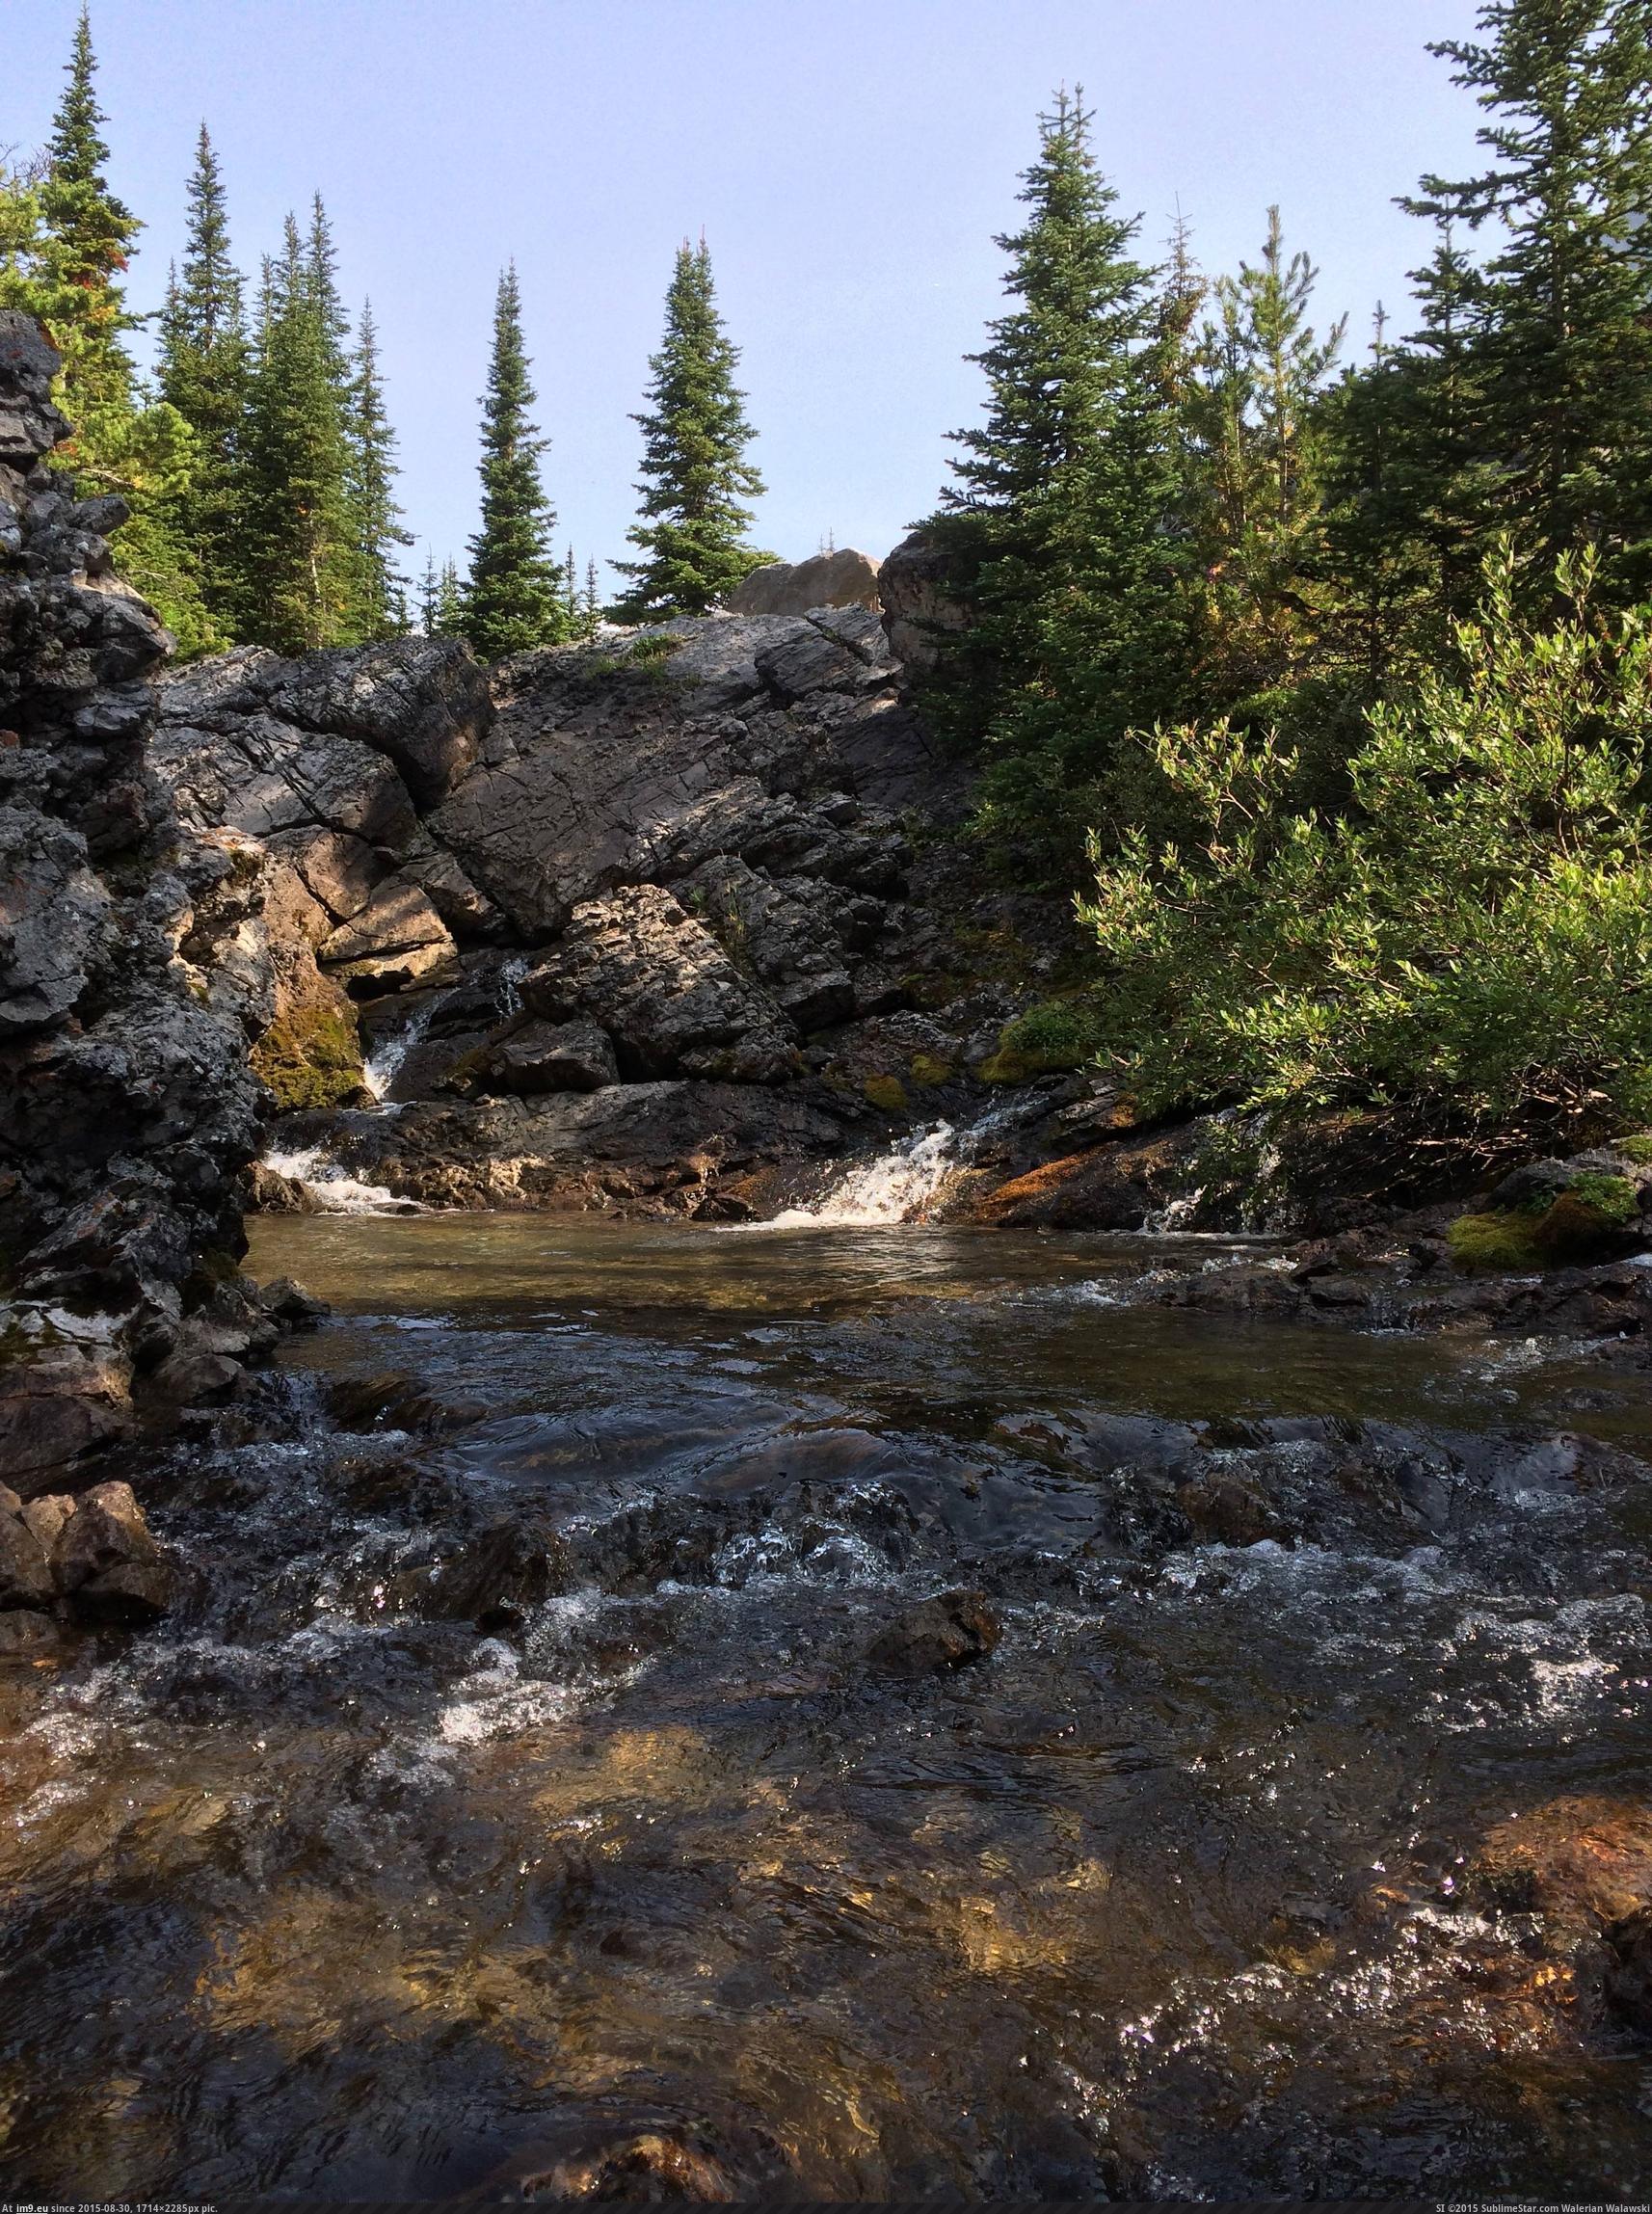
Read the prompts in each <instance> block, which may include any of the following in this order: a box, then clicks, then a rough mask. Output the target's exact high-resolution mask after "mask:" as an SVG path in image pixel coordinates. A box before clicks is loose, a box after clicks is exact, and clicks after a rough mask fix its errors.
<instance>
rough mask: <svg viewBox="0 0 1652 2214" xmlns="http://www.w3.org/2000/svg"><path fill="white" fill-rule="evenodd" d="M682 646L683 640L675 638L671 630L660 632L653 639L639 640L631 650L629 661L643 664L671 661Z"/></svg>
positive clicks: (628, 656)
mask: <svg viewBox="0 0 1652 2214" xmlns="http://www.w3.org/2000/svg"><path fill="white" fill-rule="evenodd" d="M681 644H682V640H681V639H680V638H678V637H674V636H673V634H672V633H671V632H670V631H669V630H663V631H659V632H657V633H656V634H655V635H654V636H653V637H649V638H639V639H638V640H637V642H636V644H635V645H634V646H633V647H632V648H631V650H630V653H629V654H628V655H627V659H629V660H631V661H633V662H643V663H647V662H649V661H669V660H670V658H671V656H672V655H673V654H675V653H676V652H677V649H678V648H679V646H680V645H681Z"/></svg>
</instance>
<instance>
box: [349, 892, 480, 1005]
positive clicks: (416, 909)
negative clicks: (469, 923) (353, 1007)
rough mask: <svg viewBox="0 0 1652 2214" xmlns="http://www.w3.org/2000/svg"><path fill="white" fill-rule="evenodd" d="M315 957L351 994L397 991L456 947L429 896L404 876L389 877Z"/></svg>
mask: <svg viewBox="0 0 1652 2214" xmlns="http://www.w3.org/2000/svg"><path fill="white" fill-rule="evenodd" d="M317 952H318V954H319V957H320V959H321V961H322V962H323V964H324V965H325V966H326V967H327V968H328V969H330V970H331V971H332V973H333V974H334V975H335V976H337V977H339V978H340V979H342V980H343V981H344V982H345V983H346V984H348V985H349V986H350V988H351V989H352V990H353V991H360V992H363V993H366V992H369V991H373V990H377V991H392V992H393V991H399V990H401V989H402V988H403V987H404V986H406V985H408V984H411V983H413V981H414V979H415V978H417V977H420V976H426V975H428V974H430V972H431V971H432V970H433V969H439V968H440V966H441V965H442V963H443V962H444V961H447V960H449V959H451V957H452V955H453V952H454V945H453V939H452V936H451V934H450V933H449V931H448V928H447V925H446V923H445V922H443V921H442V920H441V917H440V915H439V914H438V913H437V911H436V908H435V906H434V905H433V903H432V902H431V900H430V898H429V896H428V894H425V893H424V892H422V891H421V890H420V889H419V887H418V886H417V885H416V884H410V883H409V882H408V881H407V880H406V878H405V877H391V878H389V879H388V880H387V881H386V883H384V884H381V885H380V886H379V887H378V888H377V890H376V891H375V892H374V893H373V894H372V896H371V897H370V898H369V899H368V900H367V902H366V904H365V905H364V906H363V907H362V908H361V909H360V912H359V913H358V914H357V915H356V916H355V918H354V920H351V921H349V922H344V923H341V924H340V925H339V927H338V928H337V929H336V930H334V931H333V933H332V935H331V936H330V937H327V938H324V939H323V940H322V942H321V945H320V946H319V947H318V948H317Z"/></svg>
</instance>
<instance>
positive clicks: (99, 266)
mask: <svg viewBox="0 0 1652 2214" xmlns="http://www.w3.org/2000/svg"><path fill="white" fill-rule="evenodd" d="M96 69H97V62H96V57H95V55H94V54H93V46H92V30H91V24H90V21H89V19H88V16H87V13H86V11H85V9H84V8H83V9H82V11H81V14H80V18H79V21H78V23H77V25H76V28H75V35H74V43H73V47H72V49H71V52H70V57H69V61H68V64H67V76H68V83H67V86H66V88H65V90H64V93H63V97H62V99H61V100H60V102H59V104H58V109H57V113H56V116H55V118H54V120H53V125H52V133H51V137H50V139H49V141H48V143H47V148H46V159H45V167H44V172H43V174H42V176H41V178H40V183H39V186H38V188H36V189H35V190H34V191H33V193H32V194H31V195H30V196H29V197H28V199H27V200H24V201H21V202H19V204H18V216H19V217H20V218H23V219H24V220H25V221H26V224H27V226H28V227H31V228H32V232H33V235H32V238H31V239H30V240H29V241H28V243H27V245H26V246H25V247H23V248H22V250H21V251H14V252H13V254H12V255H11V256H10V258H11V260H12V263H13V267H12V269H11V271H10V273H9V274H8V275H7V276H6V278H5V280H4V281H3V282H0V305H4V306H7V307H26V308H28V309H29V310H30V311H31V312H34V313H37V314H39V315H40V317H41V320H42V321H43V322H44V323H45V324H46V326H47V328H48V329H49V330H50V332H51V334H52V337H53V339H54V341H55V342H56V344H57V346H58V348H59V351H60V352H61V353H62V355H63V358H64V366H63V374H62V378H61V391H60V399H61V404H62V406H63V409H64V412H65V413H66V414H67V416H68V418H69V420H70V422H71V423H72V424H73V425H74V435H73V437H72V438H71V439H70V440H68V441H67V443H66V445H65V447H64V449H63V452H62V455H61V457H60V458H61V460H62V462H63V464H64V465H65V466H66V467H68V468H69V469H71V470H72V472H73V474H74V477H75V480H76V482H77V484H78V485H79V487H80V489H81V491H82V492H83V493H117V494H118V495H119V496H120V498H122V499H124V500H125V502H126V504H127V507H128V509H129V510H130V520H129V521H128V522H126V523H125V524H124V526H123V527H122V528H121V529H120V531H118V532H117V533H116V537H115V552H116V559H117V562H118V565H119V567H120V571H121V573H122V574H124V575H125V576H126V577H127V578H128V579H129V580H130V581H131V582H132V583H133V584H134V585H135V586H136V587H137V589H138V590H139V591H140V592H142V593H143V594H144V595H145V597H146V598H147V599H148V600H151V601H152V602H153V604H154V606H155V608H156V610H157V612H158V613H159V614H160V616H161V619H162V620H163V622H165V623H166V624H167V626H168V627H169V628H170V629H171V630H172V631H173V634H174V636H175V637H176V639H177V641H178V645H179V647H180V648H181V649H182V650H183V651H184V652H185V653H194V652H200V650H202V649H203V648H205V647H208V646H211V645H214V644H217V643H218V642H219V637H218V633H217V632H216V631H215V629H214V627H213V625H212V623H211V621H210V619H209V617H208V615H207V613H206V610H205V608H204V606H203V605H202V603H201V599H200V590H199V585H198V579H197V575H196V572H195V567H194V562H193V560H192V557H191V555H190V553H189V551H188V549H187V548H186V547H185V546H184V545H183V544H181V543H180V540H179V538H178V535H177V533H176V530H175V528H174V525H173V515H172V508H173V502H174V501H175V500H176V498H177V497H178V495H179V494H180V493H183V492H184V491H185V489H186V488H187V486H188V483H189V480H190V476H191V472H192V470H193V467H194V464H195V459H196V449H195V440H194V439H193V437H192V434H191V431H190V427H189V424H188V423H187V422H186V421H185V419H184V417H183V416H182V415H181V414H179V413H178V412H177V410H176V409H175V408H173V407H172V406H171V405H170V404H168V403H167V402H166V401H164V400H162V401H156V400H153V399H152V398H151V397H150V395H149V394H148V393H147V391H146V389H145V388H144V386H143V383H142V381H141V379H140V378H139V376H138V373H137V369H136V366H135V364H134V362H133V360H132V356H131V354H130V352H129V350H128V348H127V345H126V333H128V332H129V331H132V330H134V329H136V328H137V321H138V319H137V317H135V316H134V315H132V314H131V313H130V312H129V311H128V309H127V307H126V304H125V297H124V293H123V290H122V285H121V280H122V278H123V277H124V275H125V271H126V266H127V263H128V261H129V259H130V257H131V253H132V251H133V247H134V244H135V241H136V239H137V236H138V233H139V231H140V230H141V229H142V227H143V226H142V225H141V224H140V223H139V221H138V219H137V217H136V216H135V215H134V214H133V213H132V211H131V209H130V208H128V207H127V206H126V204H125V203H124V201H123V200H120V199H119V198H118V197H117V196H116V194H115V193H114V192H113V191H112V190H111V189H110V186H109V182H108V179H107V177H106V175H105V173H104V170H105V165H106V163H107V162H108V159H109V148H108V146H107V145H106V143H105V141H104V139H103V136H102V125H103V123H104V121H105V120H106V119H105V117H104V115H103V112H102V110H101V109H100V108H99V107H98V104H97V97H96V91H95V77H96ZM13 227H15V226H13Z"/></svg>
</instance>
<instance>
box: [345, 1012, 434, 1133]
mask: <svg viewBox="0 0 1652 2214" xmlns="http://www.w3.org/2000/svg"><path fill="white" fill-rule="evenodd" d="M439 997H440V995H433V996H432V997H431V998H430V999H428V1000H425V1002H424V1004H423V1005H422V1006H419V1007H415V1008H414V1009H413V1013H412V1014H411V1015H410V1016H409V1018H408V1020H407V1021H406V1022H405V1023H404V1024H403V1025H402V1027H401V1028H400V1029H399V1030H397V1031H395V1032H394V1034H393V1035H392V1036H390V1037H387V1038H381V1039H380V1041H379V1043H378V1044H377V1045H376V1046H375V1047H374V1048H373V1051H372V1052H371V1053H370V1054H368V1055H367V1057H366V1059H365V1060H364V1061H363V1062H362V1063H361V1082H362V1085H363V1088H364V1089H366V1090H367V1091H370V1092H371V1093H372V1095H373V1097H374V1099H376V1100H377V1101H378V1103H379V1105H380V1106H381V1107H383V1106H384V1104H385V1094H386V1092H387V1091H388V1090H389V1088H390V1086H391V1084H393V1083H394V1082H395V1080H396V1071H397V1070H398V1069H399V1068H400V1067H401V1065H402V1063H403V1062H404V1061H405V1060H406V1059H407V1057H408V1055H409V1054H410V1053H412V1051H413V1048H414V1046H416V1045H417V1044H418V1042H419V1040H420V1039H421V1038H422V1037H423V1036H424V1033H425V1032H426V1030H428V1029H429V1027H430V1023H431V1017H432V1016H433V1015H434V1014H435V1013H436V1009H437V1004H438V1000H439Z"/></svg>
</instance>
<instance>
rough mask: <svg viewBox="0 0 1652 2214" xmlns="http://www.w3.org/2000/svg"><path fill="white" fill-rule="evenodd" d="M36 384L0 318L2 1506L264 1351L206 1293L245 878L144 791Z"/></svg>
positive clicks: (250, 878) (33, 345)
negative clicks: (51, 460)
mask: <svg viewBox="0 0 1652 2214" xmlns="http://www.w3.org/2000/svg"><path fill="white" fill-rule="evenodd" d="M57 367H58V357H57V355H56V354H55V353H54V352H53V350H52V348H51V347H50V346H49V344H48V343H47V342H46V340H45V338H44V337H43V335H42V334H41V333H40V329H39V327H38V326H37V325H36V324H34V323H33V322H32V321H31V320H29V319H28V318H27V317H25V316H22V315H19V314H15V313H12V312H6V313H0V1269H3V1275H0V1294H3V1300H0V1478H3V1479H4V1480H5V1481H6V1482H7V1483H9V1484H10V1485H11V1486H13V1489H14V1491H16V1492H20V1493H23V1494H27V1493H28V1492H30V1491H32V1490H37V1489H40V1487H41V1486H43V1485H45V1484H48V1483H49V1482H50V1481H52V1480H54V1479H55V1478H56V1476H57V1475H58V1473H59V1472H61V1471H62V1470H64V1469H65V1468H67V1467H68V1466H70V1465H72V1464H73V1463H74V1462H76V1461H78V1460H79V1459H80V1458H81V1457H82V1456H84V1455H85V1454H88V1453H90V1452H91V1451H93V1449H94V1448H96V1447H98V1446H99V1445H102V1444H105V1443H107V1442H108V1441H109V1440H111V1439H112V1438H117V1437H119V1436H120V1435H122V1434H124V1433H125V1432H126V1431H127V1430H128V1429H129V1428H130V1427H131V1426H132V1423H133V1420H134V1395H136V1396H137V1398H139V1399H142V1398H143V1397H144V1396H145V1395H148V1396H151V1397H155V1398H159V1399H166V1398H169V1397H170V1398H172V1399H174V1400H175V1399H180V1398H189V1397H191V1396H194V1395H196V1394H197V1393H199V1392H200V1391H201V1390H203V1389H213V1388H224V1387H226V1385H227V1384H228V1383H229V1382H230V1381H231V1380H232V1378H233V1375H234V1374H235V1364H236V1361H237V1359H238V1357H239V1355H241V1354H243V1353H245V1352H246V1351H247V1350H249V1348H250V1347H252V1346H253V1344H254V1343H256V1342H258V1341H259V1340H260V1339H261V1338H262V1337H264V1336H266V1335H268V1334H270V1333H269V1330H268V1324H267V1322H266V1320H265V1318H264V1317H263V1315H262V1314H261V1313H260V1312H259V1310H258V1308H257V1307H256V1305H255V1304H254V1302H253V1297H252V1294H251V1288H250V1287H249V1286H247V1285H246V1284H245V1283H244V1282H243V1281H241V1280H239V1279H238V1278H237V1276H236V1272H235V1267H234V1263H235V1259H236V1257H237V1255H238V1254H239V1253H240V1251H241V1250H242V1245H241V1229H240V1216H241V1177H242V1173H243V1171H244V1169H245V1166H246V1164H247V1162H248V1160H249V1159H250V1158H251V1156H252V1155H253V1152H254V1150H255V1147H256V1141H257V1137H258V1126H259V1113H260V1095H259V1091H258V1087H257V1085H256V1083H255V1082H254V1080H253V1077H252V1076H251V1074H250V1073H249V1070H248V1068H247V1050H248V1046H249V1044H250V1042H251V1039H252V1037H253V1035H255V1034H256V1030H257V1028H258V1027H259V1024H260V1022H261V1020H262V1017H261V1011H260V1010H259V1008H258V1007H257V1006H256V1005H255V1004H254V1003H253V1001H252V1000H249V998H248V997H247V994H246V992H245V990H238V988H237V985H236V981H235V978H236V975H237V973H238V971H237V963H236V959H235V948H236V945H237V942H238V941H239V940H240V939H242V938H243V937H244V936H245V935H246V934H247V932H248V931H249V929H250V928H251V927H252V924H253V918H254V916H255V913H256V910H257V908H258V905H259V902H260V899H261V896H262V890H263V864H262V861H261V858H260V857H259V856H258V855H257V854H255V853H253V852H250V851H248V850H246V849H244V848H243V847H242V846H240V845H239V844H238V843H237V842H236V841H235V840H231V839H226V838H224V837H222V836H221V835H219V834H217V833H216V832H204V833H203V834H202V835H200V836H187V835H184V834H183V833H182V832H181V830H180V826H179V824H178V821H177V818H176V816H175V814H174V812H173V806H172V803H171V799H170V796H169V794H168V792H167V790H166V787H165V786H164V785H163V784H162V783H161V782H160V781H158V780H157V779H156V777H155V776H154V775H153V773H152V769H151V764H150V759H149V740H150V733H151V725H152V716H153V695H152V691H151V688H150V677H151V674H152V672H153V671H154V669H155V668H156V666H157V665H158V664H159V663H160V662H161V661H162V659H163V658H164V656H165V655H166V654H167V653H168V652H169V650H170V645H171V641H170V640H169V638H168V636H167V634H166V632H165V631H164V630H163V629H162V628H161V627H160V626H159V624H158V623H157V622H156V620H155V618H154V616H153V615H152V614H151V613H150V611H149V609H148V608H147V606H145V604H144V603H143V601H141V600H138V599H137V598H136V597H135V596H134V595H133V594H132V593H131V592H130V591H129V590H128V589H127V588H126V586H124V585H123V584H122V583H120V580H119V579H118V578H117V577H116V576H115V575H114V574H112V573H111V568H110V554H109V546H108V534H109V533H110V532H111V531H112V530H114V529H116V528H117V527H118V526H119V525H120V523H121V522H122V521H123V520H125V510H124V508H123V506H122V505H121V503H120V500H118V499H114V498H99V499H77V498H76V496H75V493H74V490H73V487H72V486H71V484H70V483H69V481H68V480H67V478H66V477H64V476H62V475H60V474H58V473H57V472H55V471H53V470H52V469H51V468H50V467H48V466H47V464H46V460H45V457H46V456H47V455H48V454H49V453H50V451H51V449H52V447H53V446H54V445H55V444H56V443H57V441H58V440H60V439H62V438H63V437H64V436H65V435H66V433H67V427H68V426H67V424H66V423H65V422H64V420H63V418H62V416H61V415H60V414H59V413H58V412H57V410H56V409H55V408H54V407H53V405H52V402H51V398H50V390H51V381H52V378H53V376H54V374H55V373H56V370H57ZM243 966H244V964H243Z"/></svg>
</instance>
